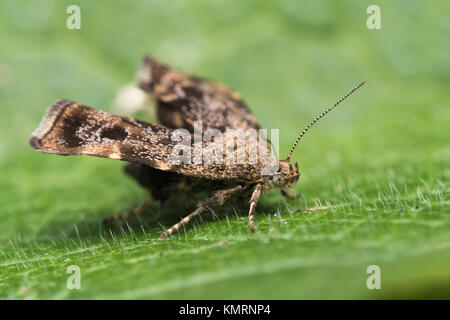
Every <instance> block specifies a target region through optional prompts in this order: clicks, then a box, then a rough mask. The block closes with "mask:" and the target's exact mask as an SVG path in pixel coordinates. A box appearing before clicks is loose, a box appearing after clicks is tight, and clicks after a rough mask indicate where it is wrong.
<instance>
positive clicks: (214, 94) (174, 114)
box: [139, 57, 260, 132]
mask: <svg viewBox="0 0 450 320" xmlns="http://www.w3.org/2000/svg"><path fill="white" fill-rule="evenodd" d="M139 86H140V88H141V89H143V90H144V91H146V92H148V93H149V94H151V95H153V96H155V97H156V98H157V99H158V101H159V103H158V118H159V121H160V122H161V124H163V125H165V126H168V127H171V128H186V129H188V130H190V131H192V129H193V124H194V121H202V129H203V132H205V131H206V130H207V129H209V128H214V129H218V130H220V131H221V132H225V131H226V129H243V130H247V129H250V128H253V129H259V128H260V126H259V124H258V122H257V120H256V118H255V117H254V116H253V115H252V114H251V112H250V110H249V108H248V107H247V106H246V105H245V103H244V102H243V101H242V99H241V97H240V95H239V94H238V93H236V92H234V91H232V90H230V89H229V88H227V87H226V86H225V85H222V84H219V83H214V82H211V81H208V80H205V79H201V78H198V77H193V76H189V75H185V74H183V73H180V72H177V71H174V70H173V69H170V68H169V67H168V66H166V65H164V64H163V63H161V62H159V61H158V60H156V59H154V58H152V57H146V58H145V59H144V61H143V65H142V68H141V71H140V73H139Z"/></svg>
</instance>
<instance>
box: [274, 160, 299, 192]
mask: <svg viewBox="0 0 450 320" xmlns="http://www.w3.org/2000/svg"><path fill="white" fill-rule="evenodd" d="M299 177H300V171H299V170H298V164H297V162H295V163H294V165H292V164H291V163H290V162H289V159H285V160H280V161H279V162H278V171H277V172H276V173H275V174H273V175H271V176H270V178H269V180H270V183H271V184H272V186H273V187H275V188H280V189H289V188H292V187H294V186H295V185H296V184H297V181H298V178H299Z"/></svg>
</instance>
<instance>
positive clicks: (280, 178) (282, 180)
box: [272, 173, 286, 187]
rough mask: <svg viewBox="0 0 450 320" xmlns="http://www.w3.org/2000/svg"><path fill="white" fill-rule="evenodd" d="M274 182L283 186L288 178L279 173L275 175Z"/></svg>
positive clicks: (278, 185)
mask: <svg viewBox="0 0 450 320" xmlns="http://www.w3.org/2000/svg"><path fill="white" fill-rule="evenodd" d="M272 182H273V184H274V185H276V186H277V187H282V186H284V185H285V184H286V179H285V178H284V177H283V175H282V174H279V173H277V174H274V175H273V177H272Z"/></svg>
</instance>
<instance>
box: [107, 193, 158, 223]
mask: <svg viewBox="0 0 450 320" xmlns="http://www.w3.org/2000/svg"><path fill="white" fill-rule="evenodd" d="M153 202H154V200H153V198H152V197H151V196H149V197H148V199H147V200H146V201H145V202H143V203H141V204H140V205H139V206H137V207H136V208H134V209H133V210H130V211H126V212H124V213H121V214H118V215H115V216H112V217H109V218H106V219H104V220H103V223H105V224H108V223H112V222H119V221H126V220H128V219H131V218H133V217H138V216H140V215H141V214H142V213H144V212H145V210H147V209H148V208H149V207H150V206H151V205H152V204H153Z"/></svg>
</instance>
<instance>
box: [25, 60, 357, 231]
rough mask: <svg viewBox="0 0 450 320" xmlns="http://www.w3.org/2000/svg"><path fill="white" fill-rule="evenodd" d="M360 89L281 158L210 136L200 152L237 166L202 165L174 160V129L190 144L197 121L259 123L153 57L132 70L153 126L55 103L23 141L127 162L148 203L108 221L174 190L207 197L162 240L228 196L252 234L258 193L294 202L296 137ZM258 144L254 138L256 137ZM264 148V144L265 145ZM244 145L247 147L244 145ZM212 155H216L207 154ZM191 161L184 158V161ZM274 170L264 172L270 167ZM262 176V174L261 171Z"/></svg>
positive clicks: (222, 127) (220, 127) (210, 86)
mask: <svg viewBox="0 0 450 320" xmlns="http://www.w3.org/2000/svg"><path fill="white" fill-rule="evenodd" d="M363 84H364V82H362V83H361V84H359V85H358V86H357V87H355V88H354V89H352V90H351V91H350V92H349V93H347V94H346V95H345V96H344V97H343V98H341V99H340V100H339V101H338V102H336V103H335V104H334V105H332V106H330V107H329V108H327V109H326V110H325V111H324V112H323V113H322V114H320V115H319V116H318V117H317V118H315V119H314V120H313V121H312V122H311V123H310V124H309V125H308V126H307V127H306V128H305V129H304V130H303V131H302V132H301V133H300V135H299V136H298V137H297V139H296V141H295V143H294V145H293V146H292V148H291V150H290V152H289V154H288V156H287V158H286V159H284V160H279V161H278V160H277V158H276V155H273V154H271V153H270V152H268V153H267V154H266V153H265V149H264V148H263V147H261V146H264V144H263V145H260V146H259V149H258V151H260V152H262V153H264V157H266V156H267V157H268V158H269V161H267V159H265V160H264V159H263V158H264V157H262V156H261V154H259V155H258V157H257V158H256V161H250V148H249V145H250V141H254V140H250V138H251V137H250V138H249V139H248V140H246V142H247V143H246V144H244V145H237V144H236V142H235V140H234V139H233V140H232V141H231V140H229V141H228V142H227V139H226V138H225V139H216V140H214V139H211V140H208V141H200V146H201V147H202V150H216V151H217V150H218V151H220V152H223V153H226V152H227V150H229V149H227V148H229V147H230V143H231V149H232V155H233V159H236V154H241V155H244V159H245V160H244V161H243V162H236V161H235V162H228V161H224V162H218V163H216V162H212V163H211V162H208V161H207V160H208V157H203V158H202V159H201V160H202V161H201V162H200V163H197V162H194V163H192V161H187V162H184V161H181V162H180V161H174V157H173V156H174V150H175V149H176V148H177V147H178V146H179V140H177V139H174V137H175V136H177V132H178V131H177V130H180V129H184V130H185V131H186V132H187V133H188V135H189V137H188V138H189V139H190V140H191V141H194V142H195V137H196V134H197V133H196V132H195V123H196V122H197V121H201V123H202V127H201V131H202V133H207V132H208V130H210V129H215V130H217V131H218V132H219V133H225V132H227V130H229V129H235V130H239V129H242V130H247V131H248V130H251V129H255V130H258V129H260V126H259V124H258V122H257V120H256V119H255V117H254V116H253V115H252V114H251V112H250V110H249V109H248V107H247V106H246V105H245V103H244V102H243V101H242V99H241V98H240V96H239V94H238V93H236V92H234V91H232V90H230V89H228V88H227V87H226V86H224V85H222V84H217V83H214V82H211V81H208V80H205V79H201V78H198V77H193V76H188V75H186V74H183V73H180V72H177V71H175V70H172V69H170V68H169V67H168V66H166V65H164V64H162V63H161V62H159V61H157V60H156V59H154V58H151V57H146V58H145V59H144V61H143V65H142V68H141V71H140V73H139V87H140V88H141V89H142V90H144V91H145V92H147V93H149V94H151V95H152V96H154V97H155V98H156V101H157V117H158V120H159V122H160V125H154V124H149V123H146V122H143V121H140V120H136V119H133V118H130V117H125V116H120V115H115V114H111V113H107V112H103V111H100V110H96V109H94V108H90V107H88V106H85V105H82V104H80V103H77V102H73V101H69V100H59V101H57V102H55V103H54V104H52V105H51V106H50V107H49V109H48V110H47V114H46V115H45V116H44V118H43V120H42V122H41V124H40V126H39V127H38V128H37V129H36V130H35V131H34V133H33V134H32V136H31V138H30V141H29V144H30V146H31V147H32V148H33V149H36V150H40V151H42V152H46V153H54V154H60V155H89V156H96V157H104V158H110V159H116V160H122V161H127V162H128V164H127V165H126V166H125V172H126V173H127V174H129V175H131V176H132V177H133V178H135V179H136V180H137V182H138V183H139V184H140V185H141V186H142V187H144V188H146V189H147V190H148V191H149V194H150V195H149V199H148V200H147V201H146V202H145V203H143V204H142V205H140V206H139V207H137V208H136V209H134V210H132V211H130V212H127V213H124V214H122V215H120V216H117V217H115V218H113V219H114V220H122V219H127V218H128V217H129V216H131V215H137V214H140V213H142V212H143V211H145V210H146V209H147V208H148V207H149V206H150V204H151V203H152V202H153V201H155V200H156V201H160V204H161V206H162V205H163V204H164V203H165V202H166V200H168V199H169V198H170V197H171V196H173V195H177V194H179V193H180V192H182V193H185V194H188V195H192V197H194V195H196V194H199V193H206V194H207V195H206V197H205V198H204V199H202V200H200V201H199V202H198V203H197V204H196V207H195V209H194V210H193V212H192V213H190V214H189V215H187V216H186V217H184V218H183V219H182V220H181V221H180V222H178V223H177V224H175V225H173V226H172V227H170V228H169V229H167V230H165V231H164V232H163V233H162V235H161V237H160V238H165V237H167V236H169V235H170V234H172V233H173V232H175V231H176V230H178V229H179V228H180V227H181V226H183V225H186V224H187V223H189V221H191V219H192V218H193V217H195V216H197V215H199V214H200V213H201V212H202V211H204V210H205V209H210V208H214V207H217V206H220V205H222V204H223V203H224V202H225V201H226V200H228V199H229V198H231V197H234V198H241V199H247V200H249V202H250V207H249V213H248V225H249V229H250V230H251V231H254V230H255V224H254V214H255V208H256V204H257V202H258V200H259V197H260V195H261V193H264V192H267V191H268V190H270V189H271V188H277V189H280V190H281V192H282V194H283V195H284V196H286V197H289V198H292V197H295V196H293V195H291V194H289V193H288V192H287V190H288V189H289V188H292V187H293V186H295V184H296V183H297V181H298V179H299V177H300V172H299V169H298V165H297V163H296V162H295V163H294V166H292V165H291V163H290V158H291V156H292V153H293V152H294V149H295V147H296V146H297V144H298V143H299V141H300V139H301V138H302V137H303V135H304V134H305V133H306V132H307V131H308V130H309V129H310V128H311V127H312V126H313V125H314V124H315V123H316V122H317V121H318V120H319V119H321V118H322V117H323V116H325V114H327V113H328V112H330V111H331V110H332V109H333V108H335V107H336V106H337V105H338V104H339V103H341V102H342V101H343V100H344V99H346V98H347V97H348V96H350V95H351V94H352V93H353V92H354V91H356V90H357V89H358V88H359V87H361V86H362V85H363ZM258 141H259V140H258ZM265 143H266V145H265V147H267V148H268V149H270V142H269V141H266V142H265ZM198 146H199V145H198V144H197V145H195V144H194V146H193V145H192V144H188V145H187V146H185V147H184V151H186V152H188V154H189V155H194V154H195V152H196V151H198V149H196V147H198ZM250 147H251V145H250ZM212 154H215V153H214V152H213V153H212ZM189 159H191V158H189ZM273 161H276V163H277V166H276V171H270V170H269V171H264V170H265V169H268V168H269V169H270V168H273ZM262 172H269V174H267V173H266V174H262Z"/></svg>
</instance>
